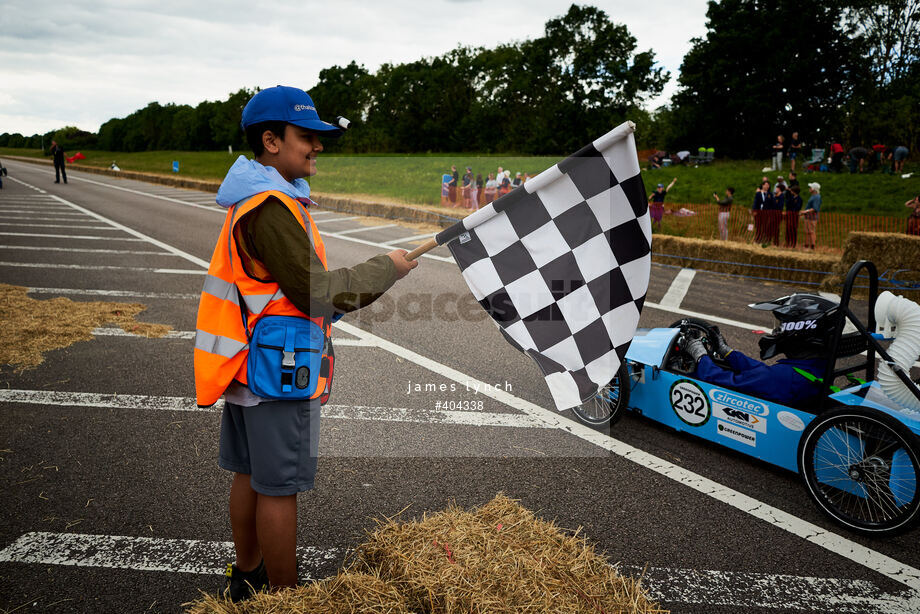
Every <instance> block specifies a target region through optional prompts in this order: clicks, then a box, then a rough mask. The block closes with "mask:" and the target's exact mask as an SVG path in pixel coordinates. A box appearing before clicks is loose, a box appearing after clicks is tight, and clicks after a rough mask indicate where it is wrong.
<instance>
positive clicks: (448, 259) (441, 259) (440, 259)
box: [323, 230, 454, 264]
mask: <svg viewBox="0 0 920 614" xmlns="http://www.w3.org/2000/svg"><path fill="white" fill-rule="evenodd" d="M323 237H324V238H325V237H332V238H334V239H342V240H343V241H352V242H354V243H361V244H362V245H370V246H372V247H380V248H383V249H392V248H393V246H392V245H387V244H385V243H377V242H375V241H366V240H364V239H359V238H357V237H349V236H348V235H344V236H343V235H340V234H339V233H337V232H329V231H328V230H324V231H323ZM421 257H422V258H428V259H429V260H437V261H438V262H450V263H451V264H453V263H454V259H453V258H451V257H449V256H438V255H436V254H422V256H421Z"/></svg>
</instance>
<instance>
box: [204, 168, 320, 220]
mask: <svg viewBox="0 0 920 614" xmlns="http://www.w3.org/2000/svg"><path fill="white" fill-rule="evenodd" d="M269 190H276V191H278V192H282V193H284V194H287V195H288V196H290V197H291V198H294V199H298V198H309V196H310V184H308V183H307V182H306V180H304V179H295V180H294V181H293V182H290V181H287V180H285V179H284V177H282V176H281V173H279V172H278V171H276V170H275V169H274V167H271V166H263V165H262V164H260V163H258V162H256V161H255V160H248V159H246V156H240V157H239V158H237V159H236V162H234V163H233V166H231V167H230V170H229V171H227V176H226V177H224V180H223V182H222V183H221V184H220V189H218V190H217V204H218V205H220V206H221V207H228V208H229V207H232V206H233V205H235V204H236V203H238V202H240V201H241V200H247V199H249V198H252V197H253V196H255V195H256V194H259V193H260V192H267V191H269Z"/></svg>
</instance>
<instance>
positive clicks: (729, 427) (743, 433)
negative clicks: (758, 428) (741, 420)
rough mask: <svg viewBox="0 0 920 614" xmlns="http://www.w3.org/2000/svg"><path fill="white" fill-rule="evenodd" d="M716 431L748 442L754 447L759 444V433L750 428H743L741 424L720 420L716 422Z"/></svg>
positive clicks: (724, 435) (736, 439)
mask: <svg viewBox="0 0 920 614" xmlns="http://www.w3.org/2000/svg"><path fill="white" fill-rule="evenodd" d="M716 431H717V432H718V433H719V435H722V436H723V437H728V438H729V439H734V440H735V441H740V442H741V443H746V444H747V445H749V446H752V447H754V446H757V433H755V432H754V431H752V430H750V429H745V428H741V427H740V426H735V425H733V424H729V423H728V422H722V421H721V420H718V421H717V422H716Z"/></svg>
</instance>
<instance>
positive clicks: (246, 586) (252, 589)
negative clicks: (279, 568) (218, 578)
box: [223, 561, 268, 603]
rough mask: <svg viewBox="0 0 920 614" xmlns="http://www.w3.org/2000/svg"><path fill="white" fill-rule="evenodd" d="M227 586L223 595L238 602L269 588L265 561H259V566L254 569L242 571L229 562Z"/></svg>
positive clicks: (225, 573) (226, 573) (226, 574)
mask: <svg viewBox="0 0 920 614" xmlns="http://www.w3.org/2000/svg"><path fill="white" fill-rule="evenodd" d="M224 575H225V576H227V586H226V587H225V588H224V592H223V595H224V597H226V598H227V599H229V600H230V601H232V602H234V603H236V602H238V601H243V600H244V599H249V598H250V597H252V596H253V595H255V594H256V593H258V592H260V591H263V590H265V589H267V588H268V573H266V571H265V561H259V566H258V567H256V568H255V569H253V570H252V571H240V569H239V567H237V566H236V565H234V564H233V563H227V571H226V572H224Z"/></svg>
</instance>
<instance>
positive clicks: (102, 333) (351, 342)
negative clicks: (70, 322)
mask: <svg viewBox="0 0 920 614" xmlns="http://www.w3.org/2000/svg"><path fill="white" fill-rule="evenodd" d="M93 335H94V336H96V337H138V338H143V339H194V338H195V331H193V330H171V331H169V332H168V333H166V334H165V335H163V336H162V337H147V335H138V334H136V333H129V332H127V331H125V330H122V329H120V328H113V327H109V326H105V327H100V328H94V329H93ZM334 343H335V347H376V346H375V345H374V343H373V342H372V341H365V340H363V339H345V338H342V339H338V338H337V339H335V342H334Z"/></svg>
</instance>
